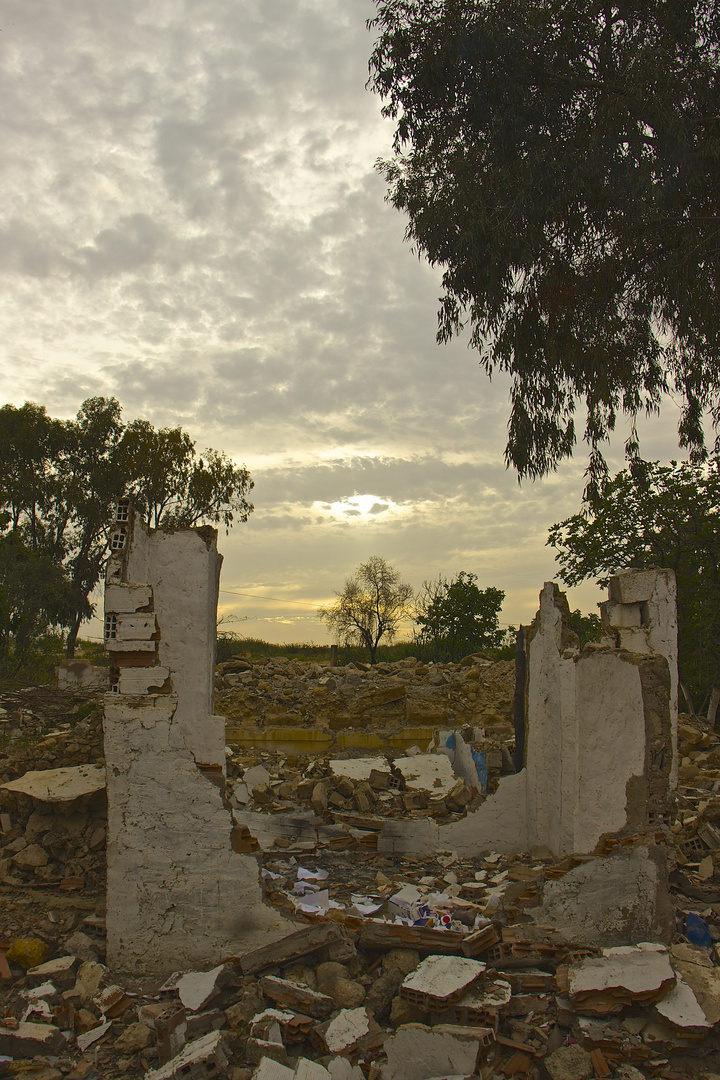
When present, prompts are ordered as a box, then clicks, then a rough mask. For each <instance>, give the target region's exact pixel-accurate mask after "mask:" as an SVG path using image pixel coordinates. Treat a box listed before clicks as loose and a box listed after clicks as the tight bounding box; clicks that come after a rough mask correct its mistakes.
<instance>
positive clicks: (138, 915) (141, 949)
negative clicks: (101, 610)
mask: <svg viewBox="0 0 720 1080" xmlns="http://www.w3.org/2000/svg"><path fill="white" fill-rule="evenodd" d="M119 518H120V520H119V521H118V530H117V532H116V534H115V537H116V538H115V541H114V547H115V552H114V555H113V557H112V560H111V563H110V565H109V567H108V575H107V582H108V583H107V588H106V605H105V634H106V645H107V648H108V651H109V652H110V655H111V663H112V673H111V682H112V686H113V690H112V692H111V693H109V694H107V695H106V701H105V718H104V734H105V757H106V763H107V795H108V842H107V859H108V879H107V956H108V962H109V963H110V964H111V966H113V967H114V968H117V969H118V970H125V971H135V970H136V971H141V970H142V971H143V972H146V973H147V972H156V973H158V974H163V973H167V972H170V971H172V970H175V969H176V968H178V967H187V966H192V965H204V964H207V963H210V962H213V961H214V962H217V961H218V960H219V959H221V958H222V957H223V956H225V955H227V954H228V953H232V952H243V951H246V950H248V949H252V948H254V947H256V946H259V945H261V944H265V943H266V942H267V941H268V940H272V937H273V936H280V935H281V934H282V933H284V932H287V926H288V924H287V923H286V922H285V920H283V919H282V918H281V917H279V916H277V915H276V914H275V913H274V912H272V911H271V910H270V909H269V908H267V907H266V906H265V905H264V904H263V902H262V894H261V888H260V884H259V879H258V865H257V861H256V860H255V858H253V857H252V856H248V855H243V854H239V853H237V852H235V851H233V850H232V844H231V834H232V828H233V822H232V817H231V812H230V809H229V807H228V806H227V805H226V803H225V800H224V782H225V772H224V767H225V735H224V721H223V719H222V717H218V716H214V715H213V711H212V707H213V661H214V655H213V654H214V647H215V626H216V622H215V613H216V608H217V592H218V581H219V573H220V565H221V561H222V559H221V556H220V555H218V552H217V546H216V533H215V530H213V529H189V530H182V531H177V532H165V531H155V530H150V529H147V528H146V527H145V526H144V524H143V523H142V522H141V521H140V519H139V518H137V517H136V516H135V515H134V514H133V513H132V511H131V510H129V508H127V507H126V505H123V504H121V505H120V507H119Z"/></svg>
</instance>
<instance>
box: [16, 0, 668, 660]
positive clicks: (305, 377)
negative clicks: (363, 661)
mask: <svg viewBox="0 0 720 1080" xmlns="http://www.w3.org/2000/svg"><path fill="white" fill-rule="evenodd" d="M373 10H374V7H373V4H372V3H371V0H125V2H124V3H123V4H117V3H112V2H111V0H63V2H62V3H58V2H57V0H3V4H2V7H1V8H0V13H1V15H2V19H1V29H0V50H2V54H1V67H0V91H1V100H2V102H3V108H2V112H1V114H0V167H1V168H2V191H3V199H2V203H1V204H0V274H1V275H2V294H3V302H2V305H0V342H1V343H2V344H1V346H0V348H1V349H2V353H1V354H0V356H1V359H0V379H1V384H0V385H1V388H2V398H3V400H4V401H10V402H14V403H15V404H21V403H22V402H23V401H25V400H33V401H37V402H39V403H41V404H43V405H45V406H46V408H47V410H48V412H49V413H50V414H51V415H54V416H60V417H69V416H71V415H74V413H75V412H76V411H77V409H78V407H79V405H80V403H81V402H82V401H83V400H84V399H85V398H87V397H89V396H91V395H96V394H102V395H115V396H116V397H117V398H118V399H119V400H120V402H121V403H122V405H123V408H124V416H125V419H126V420H128V421H129V420H132V419H134V418H135V417H137V416H141V417H144V418H146V419H149V420H151V421H152V422H153V423H154V424H155V425H156V426H165V425H172V426H174V425H177V424H182V425H183V427H185V428H186V429H187V431H188V432H189V433H190V434H191V435H192V437H193V438H195V439H196V440H197V443H198V446H199V447H201V448H203V447H206V446H212V447H215V448H216V449H219V450H222V451H225V452H226V453H227V454H229V455H231V456H233V457H234V458H235V459H236V460H237V461H238V462H241V463H244V464H246V465H247V466H248V467H249V469H250V470H251V472H252V475H253V477H254V479H255V481H256V488H255V491H254V493H253V494H254V502H255V506H256V510H255V513H254V514H253V516H252V517H251V519H250V521H249V522H248V524H247V525H240V526H238V527H237V528H236V529H235V530H234V531H233V532H232V533H231V534H230V535H229V536H227V537H226V536H221V543H220V547H221V550H222V551H223V552H224V555H225V566H224V570H223V578H222V582H221V588H222V589H223V592H222V593H221V614H222V615H223V616H224V617H225V618H233V617H234V618H236V619H237V620H242V622H240V621H238V623H237V624H236V625H235V628H236V629H237V630H238V631H239V632H240V633H243V634H247V635H252V636H260V637H264V638H266V639H268V640H273V641H300V640H306V641H307V640H317V641H327V640H329V638H328V632H327V631H326V630H325V629H324V627H323V626H322V624H321V623H319V622H318V619H317V616H316V611H315V609H316V607H317V605H318V604H319V603H323V602H327V601H328V600H330V599H331V598H332V594H333V590H335V589H338V588H340V587H341V586H342V583H343V580H344V578H345V576H346V575H347V574H348V573H349V572H350V571H351V570H352V569H353V568H354V567H355V566H356V565H357V564H358V563H359V562H361V561H362V560H363V559H365V558H367V557H368V556H370V555H373V554H378V555H382V556H384V557H385V558H387V559H388V560H389V561H390V562H392V563H393V564H394V565H396V566H397V567H398V568H399V569H400V570H401V571H402V574H403V576H404V578H405V579H406V580H408V581H409V582H410V583H411V584H412V585H414V586H415V587H419V586H420V585H421V583H422V581H423V580H425V579H429V578H432V577H434V576H436V575H437V574H438V573H443V574H446V575H451V574H453V573H455V572H456V571H458V570H466V571H472V572H473V573H475V574H477V576H478V583H479V585H480V586H481V587H485V586H488V585H494V586H496V587H498V588H502V589H504V590H505V592H506V594H507V597H506V603H505V607H504V610H503V615H502V618H503V620H504V621H505V622H518V621H520V620H523V621H528V620H529V619H530V618H531V617H532V614H533V612H534V610H535V607H536V604H537V594H538V591H539V589H540V587H541V585H542V582H543V580H546V579H548V578H551V577H552V576H553V575H554V561H553V555H552V552H551V551H550V550H549V549H547V548H546V547H545V539H546V536H547V530H548V527H549V526H550V525H551V524H552V523H553V522H554V521H557V520H559V519H560V518H562V517H564V516H567V515H569V514H571V513H574V512H576V511H577V509H578V508H579V501H580V495H581V491H582V486H583V477H582V474H583V470H584V467H585V461H584V459H583V456H582V450H581V451H580V453H579V456H578V459H577V461H576V462H575V463H573V464H571V465H568V466H566V467H564V468H563V469H562V470H561V471H560V473H559V474H558V475H556V476H553V477H551V478H549V479H546V480H543V481H541V482H537V483H534V484H531V483H526V484H523V486H522V487H519V486H518V483H517V479H516V477H515V476H514V474H512V473H509V472H507V471H506V470H505V467H504V464H503V448H504V438H505V424H506V421H507V412H508V401H507V398H508V385H507V383H506V382H504V381H503V379H497V380H495V381H493V382H492V383H490V382H489V381H488V379H487V378H486V377H485V376H484V375H483V374H482V373H481V372H480V370H479V368H478V365H477V360H476V358H475V357H474V355H473V354H472V353H471V352H470V351H469V350H468V349H467V347H466V344H465V342H463V341H456V342H453V343H452V344H451V345H449V346H448V345H445V346H438V345H436V343H435V329H436V308H437V298H438V296H439V295H440V291H441V290H440V285H439V274H438V273H436V272H434V271H431V270H430V269H429V268H428V267H427V266H426V265H424V264H423V263H421V262H419V261H418V260H417V258H416V257H415V256H414V255H413V254H412V253H411V251H410V250H409V248H408V246H407V245H406V244H405V243H404V242H403V231H404V224H405V223H404V221H403V219H402V217H401V216H400V215H399V214H398V213H397V212H396V211H395V210H393V209H391V208H390V207H389V206H387V204H386V203H385V202H384V193H385V192H384V184H383V181H382V179H381V178H380V177H379V176H378V175H377V173H376V172H375V170H374V163H375V161H376V159H377V158H378V157H380V156H388V155H389V153H390V143H391V135H392V129H391V127H390V125H389V123H388V122H387V121H384V120H383V119H382V118H381V116H380V104H379V101H378V100H377V98H375V97H374V96H373V95H372V94H370V93H369V92H368V91H367V90H366V89H365V82H366V80H367V60H368V56H369V54H370V51H371V47H372V37H371V35H370V33H369V32H368V31H367V29H366V26H365V21H366V19H367V18H368V17H369V16H370V15H371V14H372V13H373ZM675 421H676V417H675V415H674V412H673V411H672V406H671V407H670V411H669V412H668V413H667V414H666V415H665V416H664V417H663V418H662V420H661V421H659V422H656V423H654V424H653V425H652V426H651V428H650V429H649V430H648V432H647V435H646V439H645V441H644V443H643V450H644V452H645V455H646V456H663V457H668V456H670V455H671V454H673V453H674V454H677V447H676V444H675V441H674V438H673V431H674V423H675ZM618 445H622V436H621V437H620V438H619V439H618ZM615 463H616V465H617V466H618V467H619V465H620V460H619V459H618V458H616V459H615ZM247 594H251V595H247ZM598 597H599V593H598V591H597V590H596V589H595V588H594V587H591V586H589V585H588V586H585V587H583V588H581V589H578V590H574V591H573V593H572V595H571V597H570V600H571V603H572V605H573V606H581V607H583V608H584V609H585V610H589V609H591V608H592V606H593V604H594V603H595V601H596V599H597V598H598ZM260 598H263V599H260Z"/></svg>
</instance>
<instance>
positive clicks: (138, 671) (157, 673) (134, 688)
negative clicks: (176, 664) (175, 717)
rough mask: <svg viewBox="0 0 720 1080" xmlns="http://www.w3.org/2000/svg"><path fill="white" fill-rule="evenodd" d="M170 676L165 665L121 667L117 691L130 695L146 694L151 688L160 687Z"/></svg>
mask: <svg viewBox="0 0 720 1080" xmlns="http://www.w3.org/2000/svg"><path fill="white" fill-rule="evenodd" d="M169 676H170V668H166V667H121V668H120V676H119V679H118V684H117V693H118V694H126V695H128V697H132V696H134V695H136V694H147V693H149V691H150V689H151V688H155V689H158V690H159V689H160V688H161V687H162V686H163V685H164V683H165V681H166V680H167V679H168V678H169Z"/></svg>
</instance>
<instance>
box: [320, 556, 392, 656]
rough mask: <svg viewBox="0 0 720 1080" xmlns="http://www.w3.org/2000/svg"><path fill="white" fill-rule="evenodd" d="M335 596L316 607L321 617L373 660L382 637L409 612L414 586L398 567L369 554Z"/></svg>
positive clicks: (342, 637) (344, 641) (388, 636)
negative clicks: (367, 653) (325, 603)
mask: <svg viewBox="0 0 720 1080" xmlns="http://www.w3.org/2000/svg"><path fill="white" fill-rule="evenodd" d="M335 595H336V596H337V600H336V602H335V603H334V604H331V605H329V606H328V607H321V608H319V610H318V614H319V616H320V618H321V619H322V620H323V621H324V622H326V623H327V625H328V626H329V627H330V628H331V629H332V630H336V631H337V633H338V636H339V637H340V638H341V639H342V641H343V643H344V644H346V645H351V644H359V645H363V646H364V647H365V648H366V649H367V650H368V652H369V653H370V663H371V664H374V663H375V660H376V656H377V647H378V645H379V643H380V639H381V638H383V637H384V638H387V640H388V641H392V639H393V638H394V637H395V634H396V633H397V629H398V627H399V625H400V623H401V622H402V620H403V619H404V618H407V617H408V616H409V615H411V614H412V610H413V609H412V600H413V589H412V586H411V585H408V584H407V583H406V582H404V581H401V580H400V571H399V570H396V569H395V568H394V567H392V566H390V564H389V563H388V562H387V561H386V560H385V559H382V558H381V557H380V556H379V555H372V556H371V557H370V558H369V559H368V560H367V562H364V563H360V565H359V566H358V568H357V570H356V571H355V573H354V574H352V575H351V576H350V577H349V578H348V579H347V580H346V582H345V588H344V589H343V590H342V592H339V593H336V594H335Z"/></svg>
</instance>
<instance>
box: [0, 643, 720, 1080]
mask: <svg viewBox="0 0 720 1080" xmlns="http://www.w3.org/2000/svg"><path fill="white" fill-rule="evenodd" d="M426 667H428V666H426V665H419V664H417V663H416V662H414V661H413V662H412V663H409V662H407V661H405V662H403V664H401V665H384V666H383V668H384V669H383V670H378V669H379V668H380V665H378V669H376V670H375V671H370V670H364V671H363V670H361V668H362V666H361V667H358V666H355V665H351V666H349V667H348V668H347V669H334V670H333V671H329V670H328V669H327V668H325V669H323V668H321V667H320V665H314V664H313V665H310V664H307V665H304V664H301V663H300V662H297V661H293V662H288V663H285V664H283V663H278V662H277V661H272V662H265V663H256V662H253V661H251V660H250V659H249V658H246V659H243V658H240V659H239V660H235V661H231V662H229V664H225V665H221V666H220V668H219V670H218V681H219V685H220V690H221V692H220V693H219V695H218V705H217V708H218V711H219V712H222V713H223V714H224V715H226V716H227V717H228V731H229V732H232V731H233V729H234V726H235V725H237V724H238V723H240V725H241V726H242V728H243V730H245V731H247V730H248V729H250V730H251V731H252V732H254V733H256V734H263V735H264V736H265V739H264V740H261V739H259V738H258V739H256V740H255V742H256V743H258V744H260V745H259V746H258V745H255V746H252V745H246V744H245V743H242V744H241V743H239V742H233V740H232V738H230V739H229V745H228V747H227V750H226V754H227V759H228V785H227V789H226V798H227V800H228V802H229V805H230V806H231V807H232V809H233V817H234V820H235V822H236V825H235V829H234V836H233V845H234V846H236V845H237V846H236V850H245V851H247V853H248V854H255V856H256V858H257V860H258V874H259V876H260V879H261V882H262V886H263V893H264V898H265V903H266V904H267V905H269V906H271V907H274V908H276V909H277V910H278V911H281V912H282V913H283V914H284V915H286V916H287V917H288V918H289V919H291V920H292V922H288V933H287V935H286V936H285V937H283V938H281V939H280V940H279V941H273V942H272V943H271V944H268V945H267V946H265V947H262V948H259V949H254V950H252V951H250V952H244V953H243V952H240V953H239V954H238V955H228V956H226V957H224V958H223V959H222V962H221V963H219V964H218V965H217V966H216V967H214V968H212V969H210V970H195V971H190V970H185V971H179V972H177V973H175V974H174V975H172V976H171V977H170V978H164V979H157V978H150V977H148V978H137V977H133V978H129V977H123V976H122V975H120V974H118V973H117V972H113V971H111V970H109V969H108V967H107V966H106V965H105V963H104V960H105V941H104V913H105V896H104V882H105V868H104V858H105V817H106V808H105V794H104V790H103V785H102V782H101V781H99V780H98V767H101V766H102V765H103V756H102V730H101V704H100V696H99V695H97V694H92V693H87V692H85V693H83V692H80V691H75V692H73V691H68V690H65V691H53V690H49V689H48V688H28V689H27V690H24V691H20V690H18V691H12V692H10V691H8V692H7V693H5V694H3V695H2V697H0V707H1V711H0V735H1V737H2V743H1V744H0V753H1V755H2V756H0V813H1V815H2V816H1V818H0V824H1V827H2V833H1V834H0V910H1V911H2V915H1V916H0V920H1V921H0V1076H2V1075H22V1076H26V1077H31V1078H33V1080H61V1078H62V1077H69V1078H70V1080H80V1078H83V1080H92V1078H93V1077H123V1076H125V1077H141V1076H147V1077H149V1078H150V1080H161V1078H166V1077H167V1078H171V1077H191V1078H193V1080H195V1078H199V1077H202V1078H206V1077H208V1078H209V1077H227V1078H229V1080H250V1078H257V1080H290V1078H291V1077H295V1078H297V1080H324V1078H331V1080H363V1078H366V1080H433V1078H436V1080H439V1078H443V1077H444V1078H450V1077H454V1078H459V1077H475V1078H482V1080H490V1078H498V1080H500V1078H503V1077H508V1078H509V1077H513V1076H515V1077H520V1078H528V1080H532V1078H536V1080H541V1078H548V1077H549V1078H550V1080H584V1078H587V1080H590V1078H595V1077H597V1078H602V1077H615V1078H617V1080H637V1078H638V1077H660V1078H664V1080H674V1078H677V1080H683V1078H687V1080H691V1078H692V1080H717V1078H718V1077H720V1038H719V1035H720V966H718V963H719V960H720V956H719V951H720V945H719V944H718V942H720V739H719V738H718V736H717V734H716V733H714V732H712V731H711V730H709V729H708V728H707V727H706V726H705V725H703V723H702V722H701V721H698V720H697V719H695V718H691V717H688V716H682V717H681V718H680V726H679V752H680V754H679V758H680V768H679V772H680V784H679V788H678V791H677V796H676V806H675V811H674V820H673V822H672V824H671V825H670V828H669V829H661V830H658V831H657V832H656V833H654V834H653V835H652V836H651V837H648V836H647V835H645V836H637V837H632V836H626V837H623V839H622V840H618V839H617V838H614V837H613V838H611V837H607V838H604V840H603V841H601V843H600V844H599V845H598V848H597V849H596V851H595V852H594V853H591V854H588V853H585V854H578V855H572V856H568V857H566V858H563V859H558V858H557V857H553V855H552V853H551V852H550V851H549V850H547V849H545V850H543V849H534V850H532V851H530V852H528V853H526V854H523V855H508V854H500V853H497V852H493V851H491V850H488V851H487V852H485V853H484V854H483V855H482V856H480V857H478V858H474V859H472V860H469V859H462V858H460V857H459V856H458V854H457V853H456V852H453V851H438V852H436V853H435V854H434V856H433V857H432V858H428V859H422V860H414V859H411V858H389V857H387V856H386V855H384V854H382V853H379V852H378V850H377V837H378V834H379V831H380V828H381V825H382V822H383V821H384V820H386V819H387V818H388V817H390V818H392V817H399V818H402V819H407V818H408V817H413V816H417V817H418V818H424V817H427V816H431V817H434V818H435V819H436V820H438V821H439V822H442V823H444V822H448V821H453V820H459V819H460V818H461V817H462V816H463V815H464V814H465V813H467V812H468V809H472V808H473V806H475V805H477V804H478V803H479V802H481V801H482V800H483V799H484V798H486V797H487V795H488V793H489V792H492V790H493V787H494V786H495V785H496V783H497V779H498V778H499V776H500V775H501V774H502V773H506V772H509V771H512V752H513V729H512V723H511V715H512V713H511V708H512V685H511V680H512V676H511V670H510V669H511V665H490V664H487V663H486V662H484V661H483V659H482V658H468V660H467V662H464V663H463V664H462V665H435V666H434V667H435V668H436V670H432V669H430V670H423V669H424V668H426ZM430 668H432V666H430ZM470 672H474V673H475V674H474V675H473V677H472V678H468V673H470ZM355 674H357V676H358V680H359V681H356V680H355V679H354V675H355ZM234 677H237V681H236V682H234V681H233V678H234ZM262 684H265V685H262ZM398 686H401V687H402V689H404V691H405V692H404V694H400V693H399V691H398V689H397V687H398ZM268 687H269V688H268ZM343 687H347V689H346V690H345V691H343ZM493 687H494V688H495V691H496V693H495V698H494V699H493ZM318 691H319V692H318ZM383 693H384V694H385V695H386V700H385V701H382V700H380V697H381V696H382V694H383ZM472 694H474V695H475V696H474V698H472V699H471V695H472ZM253 702H255V704H253ZM303 709H304V710H305V711H303ZM343 710H344V712H343ZM343 715H344V716H345V717H346V721H347V722H346V724H345V726H343V725H342V724H341V723H340V719H339V718H342V716H343ZM348 718H349V719H348ZM418 727H420V728H421V729H422V731H424V732H425V734H426V738H421V739H419V738H415V741H414V742H412V743H410V744H408V743H407V740H405V742H403V740H402V738H401V736H402V733H403V731H407V730H408V729H409V728H411V729H412V731H413V735H414V736H416V735H417V728H418ZM278 728H281V729H282V731H280V732H278V730H277V729H278ZM287 728H293V729H294V730H296V732H297V731H302V730H304V729H306V730H310V729H311V730H312V739H311V740H309V741H308V740H306V741H305V742H304V741H303V739H302V737H300V738H296V739H295V740H293V739H292V738H291V737H290V736H289V734H288V732H287V730H286V729H287ZM348 729H349V730H356V731H358V733H359V734H362V736H363V738H362V739H360V740H358V744H357V745H355V746H352V745H350V746H348V745H347V741H346V740H345V744H343V743H344V740H343V735H344V733H346V732H347V731H348ZM317 731H320V732H322V733H323V740H324V741H322V742H321V743H320V750H319V752H315V753H308V752H305V751H304V750H303V747H308V748H309V746H311V745H317V742H318V736H317V734H316V732H317ZM452 736H455V737H456V739H460V740H464V741H465V743H466V744H467V746H469V747H470V748H471V749H472V750H474V751H475V754H476V756H477V757H476V760H477V761H478V763H479V764H480V759H482V764H484V767H485V770H486V772H485V774H483V770H482V767H479V768H478V780H477V785H476V786H473V785H472V784H470V783H468V780H467V779H463V778H462V777H459V776H457V775H456V774H455V773H454V772H453V769H452V764H451V762H452V746H453V742H452ZM393 739H394V744H393ZM428 759H434V760H428ZM33 774H46V775H45V776H44V777H43V776H42V775H39V776H34V775H33ZM51 774H52V775H51ZM18 782H19V783H18ZM647 843H653V844H657V845H659V846H661V847H662V848H663V849H664V850H665V853H666V856H667V863H668V870H669V884H670V889H671V897H672V901H673V905H674V913H673V918H672V921H671V925H670V927H669V939H668V941H667V942H666V943H665V944H658V943H657V942H643V941H637V942H634V943H632V944H625V945H619V946H615V947H608V948H604V949H601V948H597V947H593V946H591V945H588V944H587V943H583V942H579V941H576V940H572V939H568V938H566V937H563V936H562V935H561V934H559V933H558V931H557V930H555V929H553V928H552V927H550V926H548V925H545V924H544V923H543V921H542V915H543V902H544V901H543V895H544V889H545V886H546V885H547V884H548V883H553V882H557V881H560V880H562V879H563V878H564V877H566V875H568V874H571V873H572V872H573V871H575V870H576V869H577V868H578V867H580V868H582V867H583V865H590V864H591V863H592V862H593V861H594V860H601V859H602V858H603V857H604V856H606V855H607V854H608V853H609V852H610V851H612V850H616V849H617V848H618V847H619V846H621V845H622V846H624V847H625V848H626V849H627V850H628V851H630V850H632V849H633V847H634V845H635V844H647ZM243 845H244V846H243ZM238 915H239V916H241V915H242V912H238ZM3 1070H4V1071H3Z"/></svg>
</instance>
